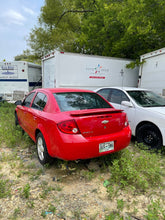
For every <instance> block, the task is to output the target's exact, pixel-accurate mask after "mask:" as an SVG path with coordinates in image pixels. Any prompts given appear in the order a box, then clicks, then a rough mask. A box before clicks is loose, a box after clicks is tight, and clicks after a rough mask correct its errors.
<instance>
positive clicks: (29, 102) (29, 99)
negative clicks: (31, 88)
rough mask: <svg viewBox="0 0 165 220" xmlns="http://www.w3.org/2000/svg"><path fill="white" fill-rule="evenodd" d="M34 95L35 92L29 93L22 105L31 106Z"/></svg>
mask: <svg viewBox="0 0 165 220" xmlns="http://www.w3.org/2000/svg"><path fill="white" fill-rule="evenodd" d="M34 95H35V92H32V93H30V95H28V96H27V97H26V98H25V99H24V101H23V103H22V105H23V106H26V107H29V106H30V104H31V102H32V99H33V97H34Z"/></svg>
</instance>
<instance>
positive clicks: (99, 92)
mask: <svg viewBox="0 0 165 220" xmlns="http://www.w3.org/2000/svg"><path fill="white" fill-rule="evenodd" d="M97 93H98V94H100V95H101V96H103V97H104V98H105V99H106V100H108V97H109V93H110V90H109V89H101V90H99V91H98V92H97ZM108 101H109V100H108Z"/></svg>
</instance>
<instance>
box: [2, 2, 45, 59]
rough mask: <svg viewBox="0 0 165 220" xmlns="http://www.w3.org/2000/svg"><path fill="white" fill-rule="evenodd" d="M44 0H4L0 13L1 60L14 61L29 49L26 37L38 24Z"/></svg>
mask: <svg viewBox="0 0 165 220" xmlns="http://www.w3.org/2000/svg"><path fill="white" fill-rule="evenodd" d="M43 5H44V0H3V1H1V13H0V61H3V60H4V59H5V60H6V61H13V60H14V56H16V55H19V54H22V52H23V50H26V49H27V43H26V38H27V35H28V34H29V33H30V31H31V29H32V28H33V27H34V26H35V25H37V22H38V19H37V18H38V16H39V15H40V9H41V7H42V6H43Z"/></svg>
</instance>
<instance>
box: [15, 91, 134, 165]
mask: <svg viewBox="0 0 165 220" xmlns="http://www.w3.org/2000/svg"><path fill="white" fill-rule="evenodd" d="M16 105H17V107H16V109H15V122H16V125H18V124H19V125H20V126H21V127H22V129H23V130H24V131H25V132H27V134H28V135H29V136H30V137H31V138H32V139H33V141H35V142H36V146H37V153H38V158H39V161H40V163H41V164H45V163H49V162H50V161H51V160H52V158H61V159H64V160H77V159H88V158H93V157H99V156H102V155H105V154H109V153H113V152H116V151H119V150H121V149H123V148H125V147H126V146H128V144H129V142H130V138H131V130H130V126H129V124H128V119H127V116H126V114H125V113H124V112H122V111H121V110H117V109H115V108H113V107H112V106H111V105H110V104H109V103H108V102H107V101H106V100H105V99H104V98H102V97H101V96H100V95H98V94H96V93H94V92H92V91H88V90H78V89H36V90H33V91H32V92H30V93H29V94H28V95H27V96H26V98H25V99H24V100H23V102H22V101H17V102H16Z"/></svg>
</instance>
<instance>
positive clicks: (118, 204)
mask: <svg viewBox="0 0 165 220" xmlns="http://www.w3.org/2000/svg"><path fill="white" fill-rule="evenodd" d="M14 108H15V106H14V105H12V104H8V103H5V104H1V105H0V219H29V220H30V219H67V220H70V219H83V220H85V219H104V220H114V219H135V218H136V219H148V220H159V219H165V154H164V152H159V153H154V152H151V151H148V150H146V149H144V148H143V146H141V145H137V144H136V143H135V142H134V141H133V142H132V143H131V145H130V146H129V147H128V148H126V149H124V150H123V151H120V152H118V153H115V154H111V155H108V156H105V157H100V158H95V159H92V160H87V161H81V162H79V163H77V162H75V161H70V162H67V161H61V160H56V162H55V163H54V164H53V165H51V166H44V167H43V166H41V165H40V164H39V162H38V160H37V156H36V151H35V144H34V143H33V141H31V139H30V138H29V137H28V136H27V135H26V134H24V135H22V130H21V128H20V127H19V126H18V127H15V123H14Z"/></svg>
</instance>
